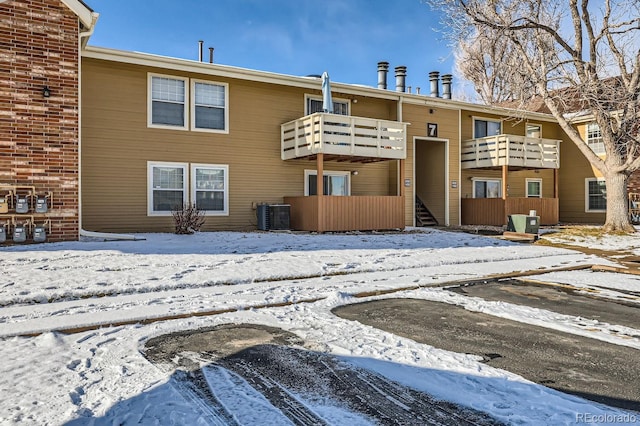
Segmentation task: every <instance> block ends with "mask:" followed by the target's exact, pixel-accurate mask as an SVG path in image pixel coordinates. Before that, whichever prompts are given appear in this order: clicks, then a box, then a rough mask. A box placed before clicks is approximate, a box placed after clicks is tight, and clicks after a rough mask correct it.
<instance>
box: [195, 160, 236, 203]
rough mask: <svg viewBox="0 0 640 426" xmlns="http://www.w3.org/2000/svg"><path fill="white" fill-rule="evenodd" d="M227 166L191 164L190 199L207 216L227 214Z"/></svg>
mask: <svg viewBox="0 0 640 426" xmlns="http://www.w3.org/2000/svg"><path fill="white" fill-rule="evenodd" d="M228 188H229V166H227V165H216V164H192V165H191V200H192V201H193V202H194V203H195V204H196V206H197V207H198V209H200V210H202V211H204V212H205V214H206V215H208V216H213V215H220V216H226V215H228V214H229V190H228Z"/></svg>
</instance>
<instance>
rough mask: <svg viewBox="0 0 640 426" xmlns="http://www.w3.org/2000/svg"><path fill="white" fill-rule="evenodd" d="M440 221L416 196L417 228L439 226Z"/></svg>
mask: <svg viewBox="0 0 640 426" xmlns="http://www.w3.org/2000/svg"><path fill="white" fill-rule="evenodd" d="M437 225H438V221H437V220H436V218H435V217H434V216H433V214H432V213H431V212H430V211H429V209H428V208H427V206H425V205H424V203H423V202H422V200H421V199H420V197H418V196H417V195H416V226H437Z"/></svg>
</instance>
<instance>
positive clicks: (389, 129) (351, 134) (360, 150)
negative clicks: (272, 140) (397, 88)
mask: <svg viewBox="0 0 640 426" xmlns="http://www.w3.org/2000/svg"><path fill="white" fill-rule="evenodd" d="M280 127H281V142H282V159H283V160H289V159H292V158H300V157H306V156H310V155H315V154H319V153H323V154H329V155H339V156H351V157H369V158H381V159H397V160H399V159H405V158H407V140H406V134H407V131H406V123H401V122H397V121H388V120H376V119H373V118H364V117H351V116H347V115H338V114H328V113H319V112H317V113H314V114H311V115H307V116H305V117H302V118H299V119H297V120H293V121H290V122H288V123H285V124H283V125H281V126H280Z"/></svg>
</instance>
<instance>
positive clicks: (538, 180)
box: [524, 178, 542, 198]
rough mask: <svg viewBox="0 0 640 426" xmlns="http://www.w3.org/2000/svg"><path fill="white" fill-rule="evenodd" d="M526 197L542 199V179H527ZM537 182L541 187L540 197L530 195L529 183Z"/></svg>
mask: <svg viewBox="0 0 640 426" xmlns="http://www.w3.org/2000/svg"><path fill="white" fill-rule="evenodd" d="M524 181H525V184H524V186H525V196H526V197H527V198H542V179H541V178H526V179H525V180H524ZM530 182H537V183H538V184H539V185H540V193H539V194H538V195H531V194H529V183H530Z"/></svg>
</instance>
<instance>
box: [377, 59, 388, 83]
mask: <svg viewBox="0 0 640 426" xmlns="http://www.w3.org/2000/svg"><path fill="white" fill-rule="evenodd" d="M388 73H389V62H384V61H383V62H378V89H384V90H387V74H388Z"/></svg>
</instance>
